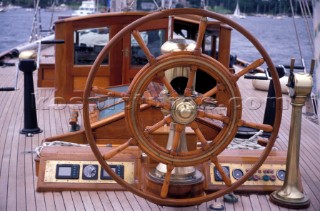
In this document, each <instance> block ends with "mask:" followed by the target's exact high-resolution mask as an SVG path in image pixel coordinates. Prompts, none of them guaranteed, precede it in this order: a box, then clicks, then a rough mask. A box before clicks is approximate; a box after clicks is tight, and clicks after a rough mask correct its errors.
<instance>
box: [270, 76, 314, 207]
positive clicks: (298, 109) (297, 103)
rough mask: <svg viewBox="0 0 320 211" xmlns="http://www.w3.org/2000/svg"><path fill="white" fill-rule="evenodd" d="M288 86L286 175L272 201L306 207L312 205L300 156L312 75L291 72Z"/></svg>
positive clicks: (272, 196)
mask: <svg viewBox="0 0 320 211" xmlns="http://www.w3.org/2000/svg"><path fill="white" fill-rule="evenodd" d="M288 86H289V88H290V93H289V94H290V97H291V99H292V100H291V105H292V114H291V125H290V134H289V145H288V154H287V165H286V177H285V181H284V184H283V186H282V188H281V189H280V190H277V191H275V192H273V193H272V194H271V195H270V201H271V202H273V203H274V204H277V205H279V206H283V207H287V208H291V209H304V208H308V207H309V206H310V200H309V198H308V197H307V196H306V195H305V194H304V193H303V190H302V187H301V186H300V185H299V184H301V183H300V182H299V174H300V170H299V158H300V138H301V118H302V107H303V106H304V104H305V101H306V98H307V96H308V95H310V92H311V87H312V76H311V75H309V74H299V73H295V74H294V73H293V72H291V75H290V77H289V82H288Z"/></svg>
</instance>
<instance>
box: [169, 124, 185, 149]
mask: <svg viewBox="0 0 320 211" xmlns="http://www.w3.org/2000/svg"><path fill="white" fill-rule="evenodd" d="M183 130H185V126H184V125H182V124H176V125H175V130H174V136H173V141H172V146H171V154H172V155H175V154H177V148H178V146H179V143H180V135H181V132H182V131H183Z"/></svg>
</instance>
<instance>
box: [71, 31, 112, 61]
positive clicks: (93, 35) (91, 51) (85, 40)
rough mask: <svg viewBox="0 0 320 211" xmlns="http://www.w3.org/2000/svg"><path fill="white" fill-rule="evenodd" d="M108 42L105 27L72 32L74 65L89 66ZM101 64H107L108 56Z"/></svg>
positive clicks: (107, 32)
mask: <svg viewBox="0 0 320 211" xmlns="http://www.w3.org/2000/svg"><path fill="white" fill-rule="evenodd" d="M108 41H109V29H108V28H107V27H103V28H94V29H83V30H77V31H75V32H74V64H76V65H91V64H93V62H94V61H95V59H96V58H97V56H98V54H99V53H100V51H101V50H102V48H103V47H104V46H105V45H106V44H107V42H108ZM102 64H108V56H106V58H105V59H104V60H103V62H102Z"/></svg>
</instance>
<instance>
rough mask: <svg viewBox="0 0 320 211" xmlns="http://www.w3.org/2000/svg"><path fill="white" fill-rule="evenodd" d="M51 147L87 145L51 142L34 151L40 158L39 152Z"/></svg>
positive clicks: (84, 145)
mask: <svg viewBox="0 0 320 211" xmlns="http://www.w3.org/2000/svg"><path fill="white" fill-rule="evenodd" d="M52 146H73V147H88V146H89V145H87V144H77V143H71V142H66V141H52V142H43V144H42V145H41V146H37V147H36V148H35V149H34V151H35V152H36V153H37V155H38V156H39V157H40V153H41V151H42V150H43V149H44V148H45V147H52Z"/></svg>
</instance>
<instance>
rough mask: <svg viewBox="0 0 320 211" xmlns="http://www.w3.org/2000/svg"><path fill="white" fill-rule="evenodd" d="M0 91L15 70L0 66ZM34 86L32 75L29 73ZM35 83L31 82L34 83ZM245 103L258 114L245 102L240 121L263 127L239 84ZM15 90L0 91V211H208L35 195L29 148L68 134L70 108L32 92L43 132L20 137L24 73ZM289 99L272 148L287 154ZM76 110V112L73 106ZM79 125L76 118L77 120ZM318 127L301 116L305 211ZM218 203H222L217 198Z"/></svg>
mask: <svg viewBox="0 0 320 211" xmlns="http://www.w3.org/2000/svg"><path fill="white" fill-rule="evenodd" d="M0 78H1V80H0V87H4V86H13V85H14V78H15V67H6V68H1V67H0ZM34 78H35V80H34V81H36V74H34ZM35 84H36V82H35ZM239 84H240V87H241V90H242V93H243V96H244V99H246V97H249V96H250V97H252V96H254V97H256V100H255V101H254V102H256V103H258V102H260V101H262V102H263V103H262V105H261V107H260V108H258V109H252V108H253V107H252V106H251V105H250V101H246V100H245V101H244V116H245V118H244V119H245V120H251V121H257V122H262V118H263V113H264V102H265V97H266V92H261V91H255V90H253V88H252V86H251V82H250V81H244V79H242V80H241V81H239ZM18 88H19V90H17V91H14V92H0V108H1V110H0V210H1V211H5V210H8V211H14V210H19V211H21V210H30V211H35V210H38V211H43V210H59V211H63V210H67V211H69V210H77V211H80V210H97V211H100V210H108V211H109V210H116V211H118V210H125V211H128V210H135V211H138V210H143V211H145V210H152V211H154V210H203V211H205V210H207V207H208V206H209V205H210V204H211V203H212V201H209V202H207V203H203V204H201V205H200V206H192V207H184V208H173V207H161V206H157V205H155V204H153V203H150V202H148V201H146V200H145V199H143V198H140V197H138V196H136V195H133V194H132V193H130V192H122V191H117V192H115V191H108V192H105V191H99V192H97V191H92V192H88V191H80V192H78V191H63V192H46V193H38V192H36V191H35V187H36V180H37V177H36V176H35V163H34V157H35V153H34V148H35V147H36V146H38V145H40V144H41V140H42V139H43V138H45V137H50V136H53V135H57V134H62V133H66V132H68V131H69V125H68V119H69V117H70V113H71V108H72V107H69V106H66V107H64V106H56V105H54V104H53V98H52V97H53V89H45V88H41V89H40V88H36V100H37V109H38V124H39V127H40V128H41V129H42V130H43V133H40V134H37V135H34V136H33V137H26V136H25V135H21V134H19V130H20V129H22V128H23V126H24V125H23V124H24V123H23V74H22V72H19V81H18ZM289 102H290V99H289V98H288V96H284V111H283V117H282V125H281V129H280V133H279V138H278V140H277V142H276V147H277V148H279V149H286V148H287V143H288V141H287V140H288V134H289V127H290V115H291V109H290V104H289ZM78 109H79V111H81V107H78ZM80 124H81V118H80ZM319 129H320V127H319V125H317V124H315V123H312V122H311V121H309V120H308V119H307V118H305V117H303V123H302V138H301V153H300V154H301V157H300V170H301V174H302V182H303V187H304V190H305V192H306V194H307V195H308V197H309V198H310V200H311V206H310V208H309V209H308V210H316V211H318V210H320V199H319V196H320V179H319V175H320V158H319V152H320V145H319V143H318V142H319V135H320V132H319ZM216 201H219V202H221V203H224V202H223V201H222V198H218V199H216ZM225 207H226V210H237V211H241V210H244V211H249V210H254V211H256V210H264V211H266V210H272V211H275V210H281V211H282V210H288V209H284V208H281V207H277V206H275V205H273V204H272V203H271V202H269V196H268V195H255V194H245V195H239V202H238V203H236V204H227V203H225Z"/></svg>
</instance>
